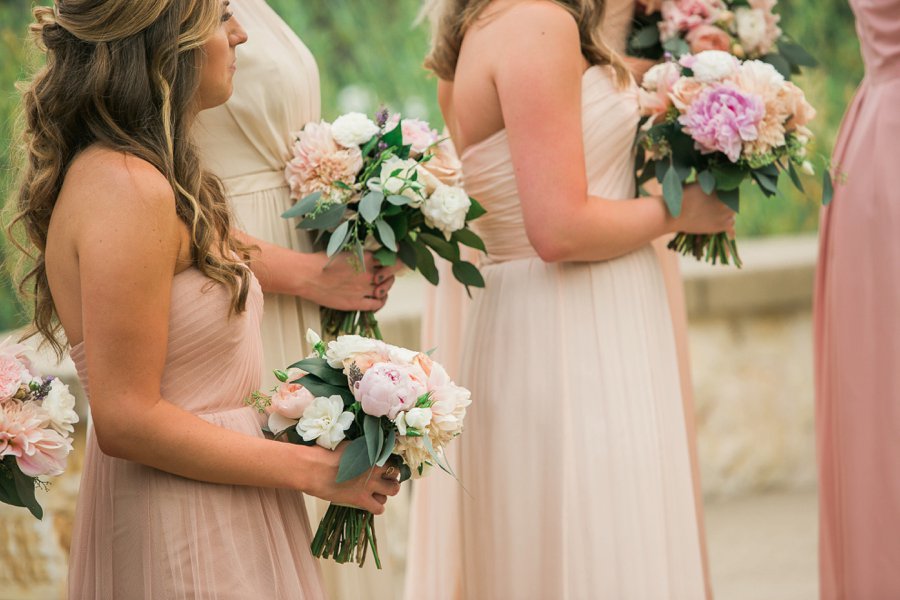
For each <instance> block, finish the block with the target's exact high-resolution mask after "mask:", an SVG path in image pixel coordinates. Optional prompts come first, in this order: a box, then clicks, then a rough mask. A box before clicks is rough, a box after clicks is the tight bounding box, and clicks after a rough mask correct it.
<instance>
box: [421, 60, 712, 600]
mask: <svg viewBox="0 0 900 600" xmlns="http://www.w3.org/2000/svg"><path fill="white" fill-rule="evenodd" d="M583 85H584V89H583V98H584V126H585V147H586V156H585V161H586V164H587V165H588V181H589V191H590V193H591V194H593V195H598V196H603V197H606V198H622V199H626V198H630V197H633V195H634V189H633V162H632V161H633V155H632V152H631V146H632V141H633V134H634V130H635V126H636V122H637V110H636V102H635V98H634V94H633V90H631V91H629V92H627V93H623V92H620V91H618V90H617V89H616V88H615V86H614V84H613V82H612V80H611V77H610V75H609V73H608V71H607V70H606V69H603V68H598V67H595V68H592V69H590V70H588V71H587V72H586V73H585V76H584V80H583ZM462 158H463V174H464V177H465V183H466V186H467V189H468V191H469V193H470V194H471V195H473V196H474V197H477V198H479V199H481V200H482V201H483V202H484V203H485V205H486V207H487V208H488V210H489V212H488V215H487V216H485V217H484V218H483V219H482V220H481V221H479V222H478V224H477V228H478V230H479V232H480V233H481V234H482V235H483V237H484V239H485V242H486V243H487V245H488V248H489V249H490V258H489V261H488V262H484V263H482V272H483V274H484V275H485V278H486V282H487V287H486V288H485V290H484V291H483V292H479V293H478V294H477V296H476V299H475V301H474V303H473V305H472V307H471V310H470V311H469V313H468V320H469V322H468V323H467V326H466V335H465V341H464V344H463V351H462V353H461V357H462V363H461V365H460V369H461V370H460V377H459V380H460V381H461V382H462V383H463V384H464V385H467V386H469V387H470V388H471V389H472V392H473V397H474V398H475V399H476V401H475V403H473V406H472V409H471V412H470V415H469V416H468V417H467V430H466V432H465V434H464V435H463V437H462V438H461V439H460V441H459V442H458V448H457V450H458V452H457V457H456V460H457V464H458V466H459V475H460V477H461V479H462V482H463V484H464V485H465V486H466V488H467V490H468V494H467V493H465V492H463V491H462V489H461V488H460V487H459V486H457V485H456V484H455V482H452V481H450V480H448V479H446V478H444V479H441V478H438V477H437V476H434V477H432V478H430V480H429V481H428V482H427V486H428V488H427V495H428V498H429V499H430V500H432V501H433V502H434V504H433V505H432V508H431V509H430V510H429V509H428V508H427V507H424V506H423V505H422V503H421V502H420V501H419V500H417V501H416V502H415V503H414V505H415V507H414V516H413V521H412V528H413V530H414V531H415V533H414V535H413V536H412V537H411V540H412V542H411V544H412V545H411V547H410V550H409V555H410V559H411V561H413V562H412V564H411V565H410V567H409V569H408V571H407V597H410V598H411V597H413V596H414V595H418V594H423V593H424V594H425V595H426V596H427V597H429V598H453V597H463V598H472V599H474V598H516V599H528V598H535V599H539V598H561V599H566V598H571V599H582V598H584V599H588V598H590V599H609V600H613V599H615V600H619V599H628V600H633V599H636V600H640V599H647V600H660V599H667V598H671V599H686V600H696V599H698V598H703V597H704V584H703V570H702V566H701V558H700V544H699V536H698V530H697V521H696V517H695V512H694V494H693V488H692V483H691V471H690V464H689V458H688V444H687V436H686V432H685V424H684V414H683V411H682V405H681V395H680V391H679V389H680V387H679V377H678V369H677V362H676V356H675V346H674V341H673V334H672V324H671V319H670V316H669V311H668V306H667V301H666V296H665V289H664V285H663V281H662V277H661V274H660V271H659V266H658V263H657V260H656V257H655V254H654V252H653V250H652V249H651V248H650V247H649V246H647V247H645V248H643V249H641V250H639V251H637V252H634V253H632V254H629V255H627V256H624V257H621V258H619V259H616V260H612V261H606V262H601V263H582V264H546V263H543V262H542V261H541V260H540V259H539V258H537V257H536V256H535V253H534V250H533V249H532V248H531V247H530V245H529V244H528V240H527V237H526V236H525V232H524V225H523V223H522V217H521V208H520V206H519V204H518V198H517V188H516V181H515V175H514V172H513V169H512V165H511V161H510V157H509V148H508V145H507V141H506V137H505V132H503V131H501V132H499V133H498V134H496V135H494V136H492V137H491V138H488V139H487V140H485V141H484V142H482V143H479V144H477V145H476V146H473V147H471V148H469V149H468V150H467V151H466V153H465V154H464V155H463V157H462ZM437 315H438V316H437V317H436V318H440V313H437ZM457 325H458V324H456V323H454V324H452V325H451V324H449V323H441V324H440V325H439V326H438V327H437V331H438V332H439V333H443V335H447V336H448V339H451V338H450V337H449V336H451V335H452V327H455V326H457ZM448 328H449V329H448ZM440 352H441V350H440V348H439V349H438V353H437V357H438V358H439V360H443V361H445V362H446V363H447V364H448V366H449V367H450V368H453V367H454V366H455V365H454V364H453V363H454V357H452V356H442V355H441V354H440ZM419 491H420V490H419V488H418V487H417V488H416V489H415V490H414V493H415V494H418V493H419ZM445 495H446V496H447V497H450V498H452V497H456V498H459V499H461V502H460V503H459V504H458V505H454V503H453V502H444V501H443V500H442V499H441V498H442V497H444V496H445ZM442 508H447V509H448V510H447V511H442V510H441V509H442ZM429 528H430V530H429ZM435 540H441V541H440V542H436V541H435ZM453 543H458V544H459V546H458V547H457V548H456V551H457V552H458V554H457V555H456V556H454V553H453V551H452V549H453ZM445 544H447V546H446V547H445V548H442V547H444V545H445ZM442 549H443V550H444V551H442ZM436 556H441V559H440V560H435V557H436ZM423 557H424V559H422V558H423ZM460 558H461V560H460ZM426 562H428V563H430V564H431V566H428V565H425V564H424V563H426ZM419 563H421V564H419ZM422 572H427V573H428V578H425V577H422V576H421V575H420V573H422ZM434 575H437V578H436V579H434V580H432V579H431V577H432V576H434Z"/></svg>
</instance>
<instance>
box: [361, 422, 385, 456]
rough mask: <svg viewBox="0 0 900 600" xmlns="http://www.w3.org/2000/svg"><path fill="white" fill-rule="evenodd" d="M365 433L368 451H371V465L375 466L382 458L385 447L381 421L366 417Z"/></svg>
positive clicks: (364, 423)
mask: <svg viewBox="0 0 900 600" xmlns="http://www.w3.org/2000/svg"><path fill="white" fill-rule="evenodd" d="M363 433H364V434H365V437H366V449H367V450H368V451H369V463H371V464H373V465H374V464H375V463H376V462H377V461H378V458H379V457H380V456H381V449H382V447H383V446H384V430H383V429H382V428H381V419H379V418H378V417H373V416H372V415H366V416H365V417H364V418H363Z"/></svg>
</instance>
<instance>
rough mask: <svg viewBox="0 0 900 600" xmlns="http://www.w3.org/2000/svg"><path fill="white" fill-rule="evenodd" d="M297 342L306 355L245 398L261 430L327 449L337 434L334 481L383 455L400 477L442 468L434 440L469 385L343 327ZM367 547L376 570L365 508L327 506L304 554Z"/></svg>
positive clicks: (447, 437) (352, 557)
mask: <svg viewBox="0 0 900 600" xmlns="http://www.w3.org/2000/svg"><path fill="white" fill-rule="evenodd" d="M307 341H309V343H310V344H311V345H312V347H313V349H314V351H313V355H312V356H310V357H309V358H306V359H304V360H301V361H299V362H297V363H295V364H293V365H291V366H290V367H289V368H288V369H287V370H286V371H276V372H275V375H276V377H277V378H278V380H279V381H281V382H282V383H281V385H279V386H278V387H276V388H275V389H274V390H273V392H272V394H271V395H268V394H262V393H256V394H254V396H253V397H252V398H251V400H250V401H249V403H250V404H252V405H253V406H255V407H256V408H257V409H258V410H260V411H261V412H263V411H264V412H267V413H268V414H269V421H268V430H269V432H270V433H271V434H273V435H274V436H275V437H282V438H286V439H287V441H289V442H291V443H294V444H305V445H310V446H311V445H313V444H318V445H319V446H322V447H323V448H328V449H329V450H334V449H335V448H336V447H337V446H338V444H340V443H341V442H342V441H344V440H347V441H348V442H349V444H348V445H347V448H346V450H345V451H344V454H343V456H342V457H341V462H340V465H339V468H338V475H337V481H338V482H339V483H340V482H343V481H349V480H351V479H354V478H356V477H358V476H360V475H362V474H363V473H365V472H366V471H368V470H370V469H372V468H373V467H374V466H375V465H378V466H384V465H385V464H386V463H387V462H388V461H392V462H393V463H394V464H396V465H397V466H398V467H399V469H400V473H401V477H400V480H401V481H405V480H407V479H409V478H410V477H421V476H422V475H425V474H426V473H428V470H429V469H430V468H432V467H434V466H437V467H440V468H441V469H443V470H444V471H446V472H448V473H450V474H451V475H452V471H451V470H450V467H449V466H448V465H447V463H446V461H445V460H444V447H445V446H446V445H447V444H448V443H450V441H451V440H452V439H453V438H455V437H456V436H458V435H459V434H460V433H461V432H462V428H463V420H464V419H465V416H466V407H467V406H469V404H471V400H470V399H469V397H470V394H469V390H467V389H465V388H462V387H459V386H457V385H456V384H454V383H453V381H452V380H451V379H450V376H449V375H448V374H447V372H446V371H445V370H444V368H443V367H442V366H441V365H439V364H438V363H436V362H434V361H432V360H431V358H429V357H428V356H427V355H425V354H421V353H419V352H415V351H412V350H407V349H405V348H399V347H397V346H391V345H388V344H386V343H384V342H382V341H380V340H375V339H370V338H364V337H360V336H357V335H344V336H340V337H338V338H337V340H335V341H332V342H329V343H328V345H327V346H326V345H325V343H324V342H323V341H322V340H321V339H320V338H319V336H318V335H317V334H315V333H314V332H312V331H309V332H308V333H307ZM369 547H371V549H372V553H373V555H374V557H375V564H376V565H377V566H378V568H379V569H380V568H381V559H380V558H379V556H378V545H377V541H376V539H375V529H374V526H373V515H372V513H370V512H367V511H364V510H361V509H357V508H350V507H345V506H335V505H333V504H332V505H331V506H329V507H328V510H327V512H326V513H325V516H324V517H323V519H322V522H321V523H319V527H318V529H317V530H316V535H315V537H314V538H313V541H312V552H313V555H314V556H316V557H319V558H321V557H325V558H328V557H332V558H334V560H336V561H337V562H339V563H345V562H349V561H354V562H357V563H359V564H360V566H361V565H362V564H363V563H364V562H365V559H366V553H367V550H368V548H369Z"/></svg>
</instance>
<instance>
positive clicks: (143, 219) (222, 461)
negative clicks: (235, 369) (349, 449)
mask: <svg viewBox="0 0 900 600" xmlns="http://www.w3.org/2000/svg"><path fill="white" fill-rule="evenodd" d="M126 162H127V163H129V168H128V169H126V170H125V171H126V172H124V173H114V174H113V175H112V176H110V175H109V171H110V169H104V170H98V171H97V172H98V177H99V178H100V179H101V184H99V185H98V184H97V182H96V181H92V182H91V186H92V187H94V188H95V191H94V192H93V193H92V194H90V195H86V194H84V191H85V188H84V187H83V186H80V185H79V182H73V184H72V185H69V186H67V187H68V190H67V192H66V193H67V195H68V196H69V197H67V198H63V200H64V201H66V202H67V203H68V205H69V207H70V210H69V213H70V214H72V213H73V212H74V214H78V215H81V216H82V217H83V218H82V219H80V221H79V222H78V223H77V226H76V227H74V228H72V229H71V230H72V231H73V236H74V240H73V241H74V247H75V249H76V252H77V257H78V262H77V265H78V271H79V280H80V284H81V290H82V292H81V298H80V303H81V315H82V323H81V325H82V333H83V336H84V347H85V352H86V357H87V365H88V372H89V373H90V377H91V380H90V384H91V411H92V415H93V419H94V426H95V431H96V435H97V440H98V442H99V444H100V447H101V449H102V451H103V452H104V453H106V454H109V455H111V456H116V457H119V458H123V459H126V460H131V461H134V462H138V463H141V464H144V465H147V466H151V467H154V468H157V469H160V470H163V471H167V472H170V473H174V474H176V475H181V476H183V477H189V478H192V479H198V480H202V481H208V482H213V483H224V484H241V485H251V486H263V487H281V488H290V489H296V490H303V491H306V492H309V493H311V494H313V495H317V496H319V497H323V498H326V499H329V500H332V501H336V502H340V503H344V504H352V505H354V506H361V507H363V508H365V509H367V510H371V511H372V512H380V511H381V510H383V508H382V506H381V504H380V502H379V500H378V499H376V498H375V497H373V494H385V495H388V494H393V493H396V487H395V485H396V484H395V482H390V481H383V480H382V479H381V477H371V478H368V479H364V478H361V479H359V480H356V481H354V482H351V483H350V484H349V485H346V486H344V485H337V484H335V483H334V478H335V475H336V468H337V463H338V461H339V458H340V456H339V453H337V452H335V453H332V452H328V451H326V450H322V449H320V448H307V447H302V446H294V445H290V444H285V443H280V442H274V441H270V440H266V439H262V438H256V437H252V436H248V435H244V434H241V433H237V432H233V431H229V430H227V429H224V428H221V427H218V426H216V425H213V424H211V423H208V422H206V421H204V420H203V419H201V418H199V417H197V416H196V415H194V414H192V413H189V412H187V411H185V410H183V409H181V408H179V407H177V406H175V405H173V404H171V403H170V402H168V401H166V400H165V399H164V398H162V396H161V393H160V386H161V381H162V377H163V368H164V364H165V357H166V350H167V339H168V329H169V309H170V295H171V291H172V281H173V276H174V273H175V272H176V270H177V269H179V268H183V267H184V266H185V265H186V264H189V262H188V257H189V256H190V252H189V248H188V237H187V236H188V234H187V230H186V228H185V227H184V226H183V225H182V223H181V222H180V220H179V219H178V217H177V216H176V213H175V201H174V196H173V194H172V191H171V189H170V188H169V187H168V183H167V182H166V180H165V179H164V178H163V177H162V176H161V175H160V174H159V173H158V172H156V171H155V170H154V169H153V168H152V167H150V166H149V165H147V164H146V163H142V162H141V161H139V159H135V158H128V159H127V160H126ZM104 177H106V178H107V179H108V181H106V183H105V184H104V183H103V182H102V179H103V178H104ZM76 204H80V206H75V210H74V211H73V210H71V207H73V205H76ZM54 297H56V295H55V296H54ZM221 318H222V319H223V320H224V319H226V318H227V315H225V314H223V315H221ZM196 375H197V379H198V381H202V379H203V373H197V374H196ZM207 385H209V386H210V387H212V386H215V385H216V383H215V382H214V381H209V382H207ZM196 393H198V394H202V393H204V386H202V385H200V386H198V389H197V390H196Z"/></svg>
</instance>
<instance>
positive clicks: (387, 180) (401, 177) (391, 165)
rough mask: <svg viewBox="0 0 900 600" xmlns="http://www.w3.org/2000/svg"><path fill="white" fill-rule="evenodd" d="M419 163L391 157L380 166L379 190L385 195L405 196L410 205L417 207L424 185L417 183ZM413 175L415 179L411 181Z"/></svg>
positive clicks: (409, 159)
mask: <svg viewBox="0 0 900 600" xmlns="http://www.w3.org/2000/svg"><path fill="white" fill-rule="evenodd" d="M418 171H419V163H417V162H416V161H415V160H413V159H411V158H407V159H402V158H400V157H398V156H392V157H390V158H388V159H387V160H386V161H384V162H383V163H382V164H381V173H380V177H381V190H382V192H384V194H385V195H397V196H406V197H407V198H409V199H410V201H411V202H410V205H412V206H419V205H420V204H421V203H422V200H423V194H422V191H423V190H424V188H425V184H424V183H423V182H421V181H419V176H418V175H417V172H418ZM413 175H415V176H416V179H415V180H413Z"/></svg>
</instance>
